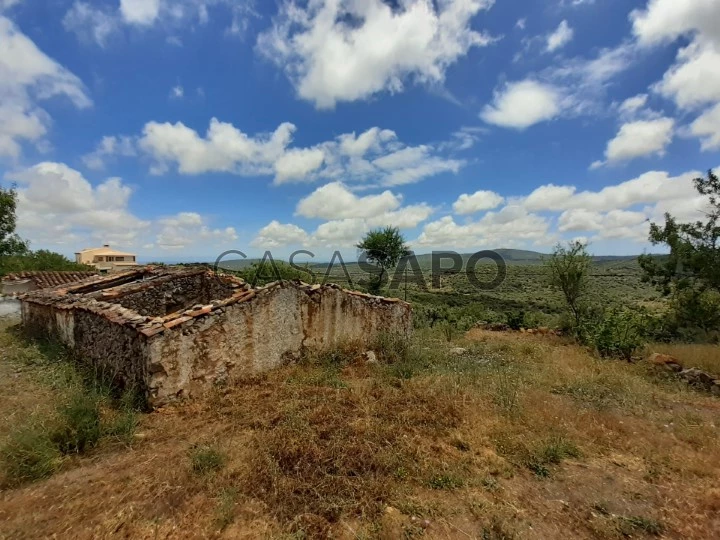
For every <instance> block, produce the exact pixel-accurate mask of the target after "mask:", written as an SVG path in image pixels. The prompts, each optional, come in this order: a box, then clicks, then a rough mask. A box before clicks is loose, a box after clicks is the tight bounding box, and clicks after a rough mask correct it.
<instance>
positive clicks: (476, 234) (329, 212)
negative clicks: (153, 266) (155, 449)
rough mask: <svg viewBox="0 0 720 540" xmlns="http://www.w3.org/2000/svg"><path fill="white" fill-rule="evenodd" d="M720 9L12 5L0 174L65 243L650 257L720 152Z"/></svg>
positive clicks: (24, 229) (500, 2) (366, 1)
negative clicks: (396, 230)
mask: <svg viewBox="0 0 720 540" xmlns="http://www.w3.org/2000/svg"><path fill="white" fill-rule="evenodd" d="M719 29H720V0H695V1H693V2H677V1H676V0H633V1H629V0H594V1H593V0H548V1H546V2H530V1H527V0H522V1H521V0H496V1H494V2H493V1H492V0H435V1H434V2H433V1H430V0H312V1H309V2H304V1H301V0H296V1H295V2H291V1H287V0H278V1H277V2H260V1H253V0H96V1H87V2H81V1H73V0H55V1H53V2H46V1H39V0H0V179H1V180H0V181H1V182H2V183H3V185H9V184H11V183H15V184H17V187H18V191H19V195H20V204H19V209H18V214H19V232H20V233H21V234H22V235H23V236H25V237H26V238H29V239H30V240H31V242H32V246H33V247H34V248H50V249H54V250H57V251H60V252H62V253H65V254H68V255H71V254H72V253H73V252H74V251H77V250H78V249H81V248H84V247H89V246H94V245H99V244H102V243H110V244H111V245H113V246H115V247H118V248H122V249H129V250H134V251H136V252H138V253H139V254H140V255H141V257H142V258H144V259H165V260H173V259H176V260H187V259H199V258H205V259H207V258H212V257H214V256H215V255H217V254H218V253H220V252H222V251H224V250H226V249H240V250H242V251H244V252H246V253H248V254H249V255H251V254H261V253H262V252H263V251H264V250H265V249H271V250H272V251H273V253H274V254H278V255H280V256H283V255H286V254H287V253H289V252H291V251H293V250H294V249H299V248H306V249H310V250H311V251H313V252H315V253H317V254H318V258H319V259H326V258H327V255H328V254H329V253H331V252H332V251H333V250H335V249H340V250H344V251H346V252H348V253H353V250H352V246H353V244H354V243H355V242H357V241H358V239H359V238H360V237H361V236H362V234H363V233H364V232H365V231H367V230H368V229H370V228H373V227H378V226H382V225H396V226H399V227H400V228H401V229H402V230H403V232H404V234H405V236H406V237H407V238H408V240H409V241H410V243H411V244H412V246H413V248H414V249H415V250H416V251H417V252H429V251H431V250H433V249H456V250H459V251H473V250H477V249H486V248H497V247H517V248H524V249H533V250H539V251H547V250H548V249H550V247H551V246H552V245H554V244H555V243H557V242H558V241H563V240H569V239H574V238H583V239H586V240H587V241H589V242H590V245H591V250H592V251H593V252H595V253H601V254H628V253H639V252H642V251H643V250H646V249H650V248H649V246H648V244H647V242H646V238H647V230H648V223H649V222H648V220H651V221H652V220H658V219H661V217H662V214H663V212H665V211H668V210H669V211H671V212H673V213H674V214H676V215H677V216H678V217H680V218H681V219H694V218H695V217H698V216H700V215H702V214H701V212H702V210H703V207H704V204H705V201H703V200H702V199H701V198H698V197H697V194H696V193H695V192H694V190H693V188H692V182H691V180H692V178H693V177H695V176H697V175H699V174H702V171H704V170H706V169H708V168H714V167H716V166H718V164H720V70H719V69H718V68H717V66H718V65H720V30H719Z"/></svg>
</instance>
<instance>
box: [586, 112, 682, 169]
mask: <svg viewBox="0 0 720 540" xmlns="http://www.w3.org/2000/svg"><path fill="white" fill-rule="evenodd" d="M674 127H675V121H674V120H673V119H672V118H657V119H654V120H638V121H635V122H628V123H626V124H623V125H622V126H621V127H620V130H619V131H618V133H617V135H615V137H614V138H613V139H612V140H610V141H609V142H608V144H607V148H606V149H605V159H606V160H607V161H606V163H608V164H614V163H618V162H622V161H629V160H632V159H635V158H639V157H644V156H649V155H659V156H662V155H664V154H665V149H666V148H667V146H668V145H669V144H670V142H672V137H673V129H674ZM602 164H603V163H602V162H595V163H594V164H593V168H596V167H598V166H600V165H602Z"/></svg>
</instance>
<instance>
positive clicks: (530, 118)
mask: <svg viewBox="0 0 720 540" xmlns="http://www.w3.org/2000/svg"><path fill="white" fill-rule="evenodd" d="M560 103H561V94H560V92H559V91H558V90H557V89H556V88H555V87H553V86H551V85H548V84H544V83H541V82H538V81H533V80H524V81H519V82H514V83H509V84H507V85H506V86H505V87H504V88H503V89H502V90H501V91H499V92H496V93H495V96H494V99H493V103H492V104H489V105H486V106H485V108H484V109H483V111H482V113H481V114H480V117H481V118H482V119H483V120H484V121H485V122H487V123H489V124H495V125H498V126H502V127H507V128H514V129H526V128H528V127H530V126H532V125H533V124H537V123H539V122H544V121H547V120H552V119H553V118H555V117H556V116H557V115H558V114H559V113H560V110H561V108H560Z"/></svg>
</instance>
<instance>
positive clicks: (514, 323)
mask: <svg viewBox="0 0 720 540" xmlns="http://www.w3.org/2000/svg"><path fill="white" fill-rule="evenodd" d="M505 316H506V318H507V325H508V326H509V327H510V329H511V330H520V328H522V327H523V326H524V325H525V312H524V311H511V312H509V313H506V315H505Z"/></svg>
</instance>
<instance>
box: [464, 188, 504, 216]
mask: <svg viewBox="0 0 720 540" xmlns="http://www.w3.org/2000/svg"><path fill="white" fill-rule="evenodd" d="M503 202H505V198H504V197H502V196H500V195H498V194H497V193H495V192H494V191H487V190H480V191H476V192H475V193H473V194H472V195H468V194H467V193H463V194H462V195H460V197H458V199H457V201H455V203H454V204H453V211H454V212H455V213H456V214H460V215H465V214H474V213H475V212H481V211H483V210H492V209H493V208H497V207H498V206H500V205H501V204H502V203H503Z"/></svg>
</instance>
